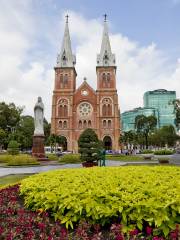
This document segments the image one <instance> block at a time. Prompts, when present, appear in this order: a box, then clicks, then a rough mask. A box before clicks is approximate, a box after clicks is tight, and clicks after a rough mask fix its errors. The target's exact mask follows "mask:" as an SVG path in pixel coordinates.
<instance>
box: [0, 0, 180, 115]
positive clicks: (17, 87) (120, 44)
mask: <svg viewBox="0 0 180 240" xmlns="http://www.w3.org/2000/svg"><path fill="white" fill-rule="evenodd" d="M66 13H69V15H70V20H69V27H70V33H71V41H72V45H73V52H74V53H75V54H76V57H77V65H76V70H77V73H78V77H77V84H78V85H79V84H80V83H81V82H82V79H83V77H84V76H86V77H87V79H88V82H89V83H90V84H91V85H92V86H93V87H94V88H96V72H95V67H96V54H97V53H98V52H99V51H100V45H101V37H102V23H103V16H102V15H103V14H104V13H107V14H108V23H109V32H110V39H111V45H112V50H113V52H114V53H115V54H116V59H117V88H118V94H119V103H120V108H121V111H125V110H129V109H131V108H134V107H138V106H142V98H143V93H144V92H145V91H147V90H153V89H157V88H166V89H169V90H177V96H178V97H180V60H179V59H180V27H179V23H180V0H116V1H115V0H111V1H102V0H99V1H97V0H96V1H95V0H93V1H92V0H91V1H88V0H76V1H75V0H17V1H14V0H9V1H6V0H0V69H1V71H0V84H1V90H0V91H1V92H0V101H3V100H4V101H7V102H15V103H16V104H17V105H25V113H27V114H33V105H34V103H35V102H36V98H37V96H38V95H40V96H42V98H43V100H44V102H45V106H46V114H47V118H48V119H50V115H51V97H52V91H53V85H54V72H53V67H54V65H55V63H56V56H57V53H58V51H59V50H60V47H61V41H62V37H63V32H64V15H65V14H66Z"/></svg>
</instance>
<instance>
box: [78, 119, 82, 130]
mask: <svg viewBox="0 0 180 240" xmlns="http://www.w3.org/2000/svg"><path fill="white" fill-rule="evenodd" d="M79 128H80V129H81V128H82V121H81V120H80V121H79Z"/></svg>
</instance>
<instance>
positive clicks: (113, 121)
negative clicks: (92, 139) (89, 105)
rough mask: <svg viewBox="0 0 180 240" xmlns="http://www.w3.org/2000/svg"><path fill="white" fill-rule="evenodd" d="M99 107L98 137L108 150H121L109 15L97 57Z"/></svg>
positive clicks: (105, 21)
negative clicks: (108, 22)
mask: <svg viewBox="0 0 180 240" xmlns="http://www.w3.org/2000/svg"><path fill="white" fill-rule="evenodd" d="M96 73H97V106H98V118H99V119H98V120H97V123H98V126H97V129H98V135H99V138H100V139H101V140H102V141H103V142H104V146H105V148H106V149H107V150H108V149H109V150H110V149H112V150H118V149H119V136H120V111H119V106H118V95H117V89H116V59H115V55H114V54H113V53H112V51H111V45H110V40H109V33H108V25H107V15H106V14H105V15H104V29H103V36H102V43H101V50H100V54H98V55H97V66H96Z"/></svg>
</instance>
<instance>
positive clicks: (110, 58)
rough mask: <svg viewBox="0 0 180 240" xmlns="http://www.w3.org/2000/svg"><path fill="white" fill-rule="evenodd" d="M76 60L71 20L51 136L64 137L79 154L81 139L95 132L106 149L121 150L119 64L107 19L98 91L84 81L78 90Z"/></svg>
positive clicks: (56, 87) (55, 95)
mask: <svg viewBox="0 0 180 240" xmlns="http://www.w3.org/2000/svg"><path fill="white" fill-rule="evenodd" d="M75 64H76V58H75V56H74V55H73V54H72V49H71V40H70V34H69V26H68V19H67V20H66V25H65V32H64V38H63V42H62V48H61V52H60V54H58V57H57V65H56V66H55V68H54V69H55V84H54V91H53V98H52V117H51V133H52V134H56V135H59V136H64V137H65V138H66V141H67V150H69V151H73V152H78V139H79V136H80V134H81V133H82V132H83V131H84V129H86V128H92V129H94V130H95V132H96V133H97V135H98V138H99V139H100V140H102V141H103V143H104V147H105V149H108V150H116V151H117V150H119V136H120V110H119V106H118V95H117V89H116V61H115V55H114V54H112V52H111V45H110V40H109V34H108V26H107V22H106V19H105V21H104V30H103V37H102V44H101V50H100V54H98V55H97V66H96V74H97V80H96V81H97V89H96V90H95V89H93V88H92V87H91V86H90V85H89V84H88V82H87V80H86V79H85V78H84V80H83V82H82V84H81V85H80V86H79V87H78V88H76V77H77V73H76V69H75Z"/></svg>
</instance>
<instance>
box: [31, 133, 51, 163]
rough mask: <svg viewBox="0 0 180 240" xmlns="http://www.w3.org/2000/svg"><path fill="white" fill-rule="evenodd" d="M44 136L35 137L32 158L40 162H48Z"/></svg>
mask: <svg viewBox="0 0 180 240" xmlns="http://www.w3.org/2000/svg"><path fill="white" fill-rule="evenodd" d="M44 138H45V137H44V135H34V136H33V147H32V156H33V157H36V158H37V159H38V160H39V161H43V160H48V159H47V158H46V156H45V152H44Z"/></svg>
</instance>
